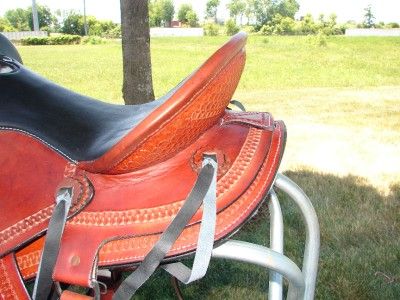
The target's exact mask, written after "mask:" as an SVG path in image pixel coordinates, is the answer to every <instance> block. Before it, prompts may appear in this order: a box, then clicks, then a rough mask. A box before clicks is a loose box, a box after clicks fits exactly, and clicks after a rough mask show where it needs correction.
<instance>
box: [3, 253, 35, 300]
mask: <svg viewBox="0 0 400 300" xmlns="http://www.w3.org/2000/svg"><path fill="white" fill-rule="evenodd" d="M0 279H1V280H0V299H1V300H15V299H18V300H29V299H30V297H29V294H28V292H27V291H26V288H25V285H24V283H23V282H22V278H21V276H20V274H19V271H18V267H17V263H16V261H15V256H14V253H10V254H8V255H6V256H4V257H3V258H1V259H0Z"/></svg>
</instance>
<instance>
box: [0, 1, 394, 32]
mask: <svg viewBox="0 0 400 300" xmlns="http://www.w3.org/2000/svg"><path fill="white" fill-rule="evenodd" d="M220 5H221V1H220V0H208V1H207V3H206V7H205V16H206V20H205V21H204V23H203V24H199V18H198V16H197V14H196V12H195V11H194V10H193V7H192V5H191V4H188V3H183V4H181V5H180V7H179V8H178V10H177V11H176V10H175V7H174V4H173V1H172V0H150V1H149V21H150V26H151V27H169V26H171V22H172V21H173V20H178V21H180V22H181V26H183V27H197V26H200V25H202V26H203V27H204V29H205V33H206V34H207V35H218V34H228V35H232V34H235V33H236V32H238V31H239V30H245V31H248V32H250V33H259V34H263V35H310V34H324V35H336V34H343V33H344V31H345V29H346V28H399V24H397V23H387V24H385V23H383V22H379V23H376V22H375V16H374V14H373V11H372V8H371V6H368V7H367V8H365V9H364V13H365V14H364V21H363V22H362V23H356V22H354V21H349V22H347V23H344V24H338V23H337V18H336V15H335V14H332V15H330V16H324V15H320V16H319V17H318V18H317V19H314V18H313V16H312V15H311V14H307V15H305V16H302V17H300V18H298V19H297V20H296V19H295V15H296V13H297V12H298V11H299V4H298V2H297V1H296V0H231V1H230V2H229V3H228V4H227V9H228V10H229V15H230V19H228V20H225V21H224V22H223V21H221V20H219V19H218V11H219V6H220ZM37 10H38V18H39V27H40V29H41V30H43V31H47V32H57V33H63V34H72V35H80V36H83V35H84V34H85V29H84V18H83V15H81V14H80V13H78V12H76V11H73V10H71V11H60V10H57V11H55V12H52V11H51V10H50V9H49V8H48V7H47V6H43V5H37ZM86 19H87V24H88V28H89V30H88V34H89V35H90V36H99V37H105V38H120V37H121V25H120V24H117V23H114V22H112V21H107V20H98V19H96V18H95V17H93V16H88V17H87V18H86ZM32 23H33V22H32V7H28V8H26V9H23V8H17V9H12V10H8V11H6V13H5V14H4V16H3V17H0V31H29V30H33V24H32Z"/></svg>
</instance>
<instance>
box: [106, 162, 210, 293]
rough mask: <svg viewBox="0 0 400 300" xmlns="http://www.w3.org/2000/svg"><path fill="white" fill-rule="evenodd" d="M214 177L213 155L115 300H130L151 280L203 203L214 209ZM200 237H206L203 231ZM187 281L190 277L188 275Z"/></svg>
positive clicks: (121, 286) (205, 163)
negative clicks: (211, 204)
mask: <svg viewBox="0 0 400 300" xmlns="http://www.w3.org/2000/svg"><path fill="white" fill-rule="evenodd" d="M216 174H217V165H216V156H215V155H210V156H206V157H205V159H204V162H203V167H202V169H201V171H200V174H199V176H198V178H197V180H196V183H195V185H194V187H193V189H192V191H191V192H190V194H189V196H188V198H187V199H186V201H185V203H184V204H183V206H182V208H181V209H180V211H179V212H178V214H177V215H176V217H175V218H174V219H173V220H172V222H171V224H170V225H169V226H168V228H167V229H166V230H165V231H164V233H163V234H162V235H161V237H160V239H159V240H158V241H157V243H156V244H155V245H154V247H153V248H152V249H151V250H150V252H149V253H148V254H147V255H146V257H145V258H144V260H143V262H142V263H141V264H140V265H139V267H138V268H137V269H136V270H135V271H134V272H133V273H132V274H131V275H129V276H128V277H127V278H126V279H125V280H124V281H123V282H122V284H121V285H120V287H119V288H118V289H117V291H116V293H115V295H114V297H113V299H114V300H124V299H130V298H131V297H132V296H133V295H134V294H135V292H136V291H137V289H139V288H140V287H141V286H142V285H143V284H144V283H145V282H146V281H147V280H148V279H149V278H150V276H151V275H152V274H153V273H154V271H155V270H156V269H157V267H158V266H159V265H160V263H161V261H162V260H163V259H164V257H165V256H166V255H167V253H168V251H169V250H170V249H171V247H172V246H173V244H174V243H175V241H176V240H177V239H178V237H179V235H180V234H181V233H182V231H183V229H184V228H185V226H186V225H187V224H188V223H189V221H190V220H191V218H192V217H193V215H194V214H195V213H196V211H197V210H198V209H199V208H200V206H201V204H202V202H203V201H204V202H207V203H208V202H214V203H213V205H214V206H215V201H216ZM207 206H208V205H207ZM211 210H214V214H215V207H214V208H213V209H211ZM205 211H206V208H205V209H204V213H203V217H204V215H205ZM205 218H207V217H205ZM211 221H212V220H211ZM206 222H207V221H206ZM214 224H215V221H214ZM214 228H215V226H214ZM213 230H214V229H213ZM213 230H212V232H209V233H210V234H211V233H212V234H213V232H214V231H213ZM203 234H205V232H204V230H203ZM200 235H201V234H200ZM212 239H214V235H212ZM208 247H209V245H207V246H206V247H205V248H208ZM211 248H212V245H211ZM206 252H207V251H206ZM206 260H207V259H206ZM208 260H209V259H208ZM198 264H200V265H203V263H202V262H197V263H195V265H198ZM207 265H208V263H207ZM203 269H204V266H201V268H200V271H199V272H198V273H199V274H200V273H202V272H203ZM195 273H196V274H195V276H196V277H197V275H198V274H197V269H196V272H195ZM182 274H183V273H182ZM185 274H186V273H185ZM189 277H191V276H190V275H189Z"/></svg>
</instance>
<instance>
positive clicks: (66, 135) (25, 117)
mask: <svg viewBox="0 0 400 300" xmlns="http://www.w3.org/2000/svg"><path fill="white" fill-rule="evenodd" d="M0 64H1V65H3V67H4V66H8V67H11V68H13V70H14V71H13V72H11V73H0V129H1V128H2V129H5V128H9V129H16V130H21V131H24V132H27V133H29V134H31V135H34V136H36V137H38V138H40V139H42V140H44V141H45V142H46V143H48V144H50V145H51V146H52V147H53V148H55V149H57V150H58V151H59V152H60V153H62V154H63V155H65V156H67V157H69V158H70V159H72V160H75V161H82V160H93V159H95V158H98V157H99V156H101V155H102V154H104V153H105V152H106V151H107V150H108V149H110V148H111V147H112V146H113V145H114V144H116V143H117V142H118V141H119V140H120V139H121V138H122V137H123V136H124V135H126V134H127V133H128V132H129V131H130V130H131V129H132V128H133V127H134V126H135V125H137V124H138V123H139V122H140V121H141V120H143V119H144V118H145V117H146V116H147V115H149V113H150V112H151V111H153V110H154V109H155V108H156V107H158V106H159V105H161V104H162V103H163V102H164V101H165V100H166V99H167V98H168V96H169V94H170V93H171V92H172V91H171V92H170V93H168V94H167V95H166V96H164V97H162V98H160V99H159V100H156V101H153V102H150V103H146V104H142V105H112V104H107V103H104V102H101V101H98V100H95V99H92V98H89V97H86V96H82V95H80V94H77V93H74V92H72V91H70V90H67V89H65V88H63V87H61V86H58V85H56V84H55V83H53V82H50V81H49V80H47V79H45V78H42V77H40V76H38V75H37V74H35V73H33V72H32V71H30V70H28V69H27V68H25V67H24V66H23V65H21V64H19V63H18V62H16V61H15V60H11V59H9V58H8V57H5V56H0Z"/></svg>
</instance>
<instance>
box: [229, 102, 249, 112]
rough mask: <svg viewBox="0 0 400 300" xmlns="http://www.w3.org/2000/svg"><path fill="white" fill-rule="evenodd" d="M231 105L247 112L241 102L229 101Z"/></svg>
mask: <svg viewBox="0 0 400 300" xmlns="http://www.w3.org/2000/svg"><path fill="white" fill-rule="evenodd" d="M229 103H230V104H232V105H234V106H236V107H237V108H239V109H240V110H241V111H246V108H245V107H244V105H243V104H242V102H240V101H239V100H231V101H229Z"/></svg>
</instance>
